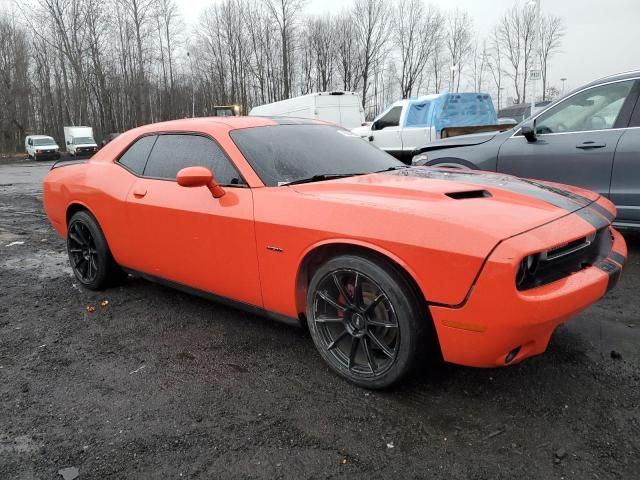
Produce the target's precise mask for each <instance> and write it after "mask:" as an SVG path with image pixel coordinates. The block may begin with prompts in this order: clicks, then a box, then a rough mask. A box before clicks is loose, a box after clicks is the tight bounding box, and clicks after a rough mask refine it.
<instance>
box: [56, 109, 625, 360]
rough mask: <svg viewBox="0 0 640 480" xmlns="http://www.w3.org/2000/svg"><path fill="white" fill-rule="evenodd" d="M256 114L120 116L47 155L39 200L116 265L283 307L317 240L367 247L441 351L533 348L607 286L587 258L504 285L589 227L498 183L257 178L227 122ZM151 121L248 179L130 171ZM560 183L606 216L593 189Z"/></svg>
mask: <svg viewBox="0 0 640 480" xmlns="http://www.w3.org/2000/svg"><path fill="white" fill-rule="evenodd" d="M267 125H275V122H273V121H271V120H269V119H264V118H259V117H244V118H243V117H236V118H229V119H206V118H202V119H188V120H179V121H173V122H166V123H161V124H155V125H147V126H144V127H140V128H137V129H134V130H131V131H129V132H126V133H124V134H122V135H120V136H119V137H117V138H116V139H115V140H113V141H112V142H110V143H109V144H107V145H106V146H105V147H104V148H103V149H102V150H100V151H99V152H98V153H96V154H95V155H94V157H93V158H92V159H91V160H90V161H89V162H87V163H86V164H77V165H69V166H66V167H64V168H56V169H53V170H52V171H51V172H50V173H49V174H48V176H47V177H46V179H45V182H44V206H45V210H46V213H47V215H48V216H49V218H50V220H51V222H52V225H53V226H54V228H55V229H56V230H57V231H58V233H59V234H60V235H62V236H63V237H66V221H67V215H68V212H69V209H70V208H76V206H83V207H84V208H87V209H88V210H90V211H91V212H92V213H93V215H94V216H95V217H96V219H97V220H98V222H99V223H100V226H101V228H102V230H103V232H104V234H105V237H106V238H107V241H108V244H109V246H110V249H111V251H112V253H113V256H114V258H115V260H116V261H117V262H118V263H119V264H121V265H122V266H124V267H127V268H129V269H132V270H136V271H139V272H144V273H146V274H148V275H153V276H155V277H159V278H163V279H166V280H170V281H172V282H176V283H178V284H183V285H188V286H190V287H193V288H196V289H199V290H203V291H207V292H212V293H215V294H216V295H219V296H223V297H228V298H230V299H233V300H236V301H239V302H242V303H245V304H248V305H253V306H256V307H259V308H262V309H265V310H267V311H271V312H275V313H277V314H279V315H283V316H286V317H291V318H297V317H298V315H299V314H300V313H302V312H304V305H303V304H301V302H303V301H304V296H303V295H302V296H301V295H298V294H297V293H298V280H299V278H298V277H299V275H300V271H301V265H302V264H303V262H304V260H305V258H306V257H307V255H309V254H310V253H311V252H313V251H314V250H315V249H316V248H318V247H322V246H326V245H329V244H349V245H356V246H359V247H362V248H367V249H370V250H372V251H375V252H378V253H379V254H381V255H384V256H386V257H388V258H390V259H392V260H393V261H394V262H396V263H397V264H398V265H400V266H401V267H402V268H404V269H405V270H406V272H407V273H408V274H409V275H410V276H411V277H412V278H413V280H414V281H415V283H416V285H417V286H418V287H419V289H420V290H421V291H422V293H423V295H424V297H425V299H426V300H427V301H428V302H429V303H430V307H429V309H430V313H431V316H432V318H433V320H434V324H435V327H436V331H437V334H438V339H439V341H440V344H441V348H442V351H443V355H444V357H445V359H447V360H449V361H452V362H455V363H460V364H465V365H473V366H482V367H486V366H498V365H504V364H505V361H504V359H505V356H506V355H507V353H508V352H509V351H511V350H512V349H513V348H515V347H517V346H521V347H522V348H521V350H520V352H519V353H518V355H517V357H516V358H515V359H514V360H513V362H514V363H515V362H517V361H520V360H522V359H523V358H526V357H527V356H531V355H533V354H536V353H540V352H542V351H543V350H544V349H545V348H546V345H547V342H548V340H549V337H550V335H551V333H552V332H553V329H554V328H555V327H556V326H557V325H558V324H559V323H561V322H563V321H565V320H566V319H567V318H569V317H570V316H571V315H573V314H575V313H576V312H578V311H580V310H581V309H583V308H586V307H587V306H589V305H590V304H592V303H593V302H595V301H596V300H597V299H598V298H600V297H601V296H602V295H603V294H604V292H605V290H606V288H607V283H608V277H607V274H605V273H604V272H603V271H601V270H599V269H597V268H595V267H588V268H585V269H583V270H581V271H580V272H577V273H575V274H573V275H570V276H569V277H566V278H564V279H562V280H559V281H556V282H553V283H551V284H548V285H545V286H543V287H538V288H534V289H532V290H530V291H525V292H519V291H517V290H516V288H515V282H514V275H515V271H516V269H517V266H518V264H519V262H520V261H521V260H522V258H524V257H525V256H526V255H528V254H531V253H536V252H539V251H542V250H545V249H548V248H551V247H553V246H556V245H559V244H562V243H563V242H567V241H569V240H572V239H575V238H579V237H581V236H585V235H588V234H590V233H593V232H594V231H595V230H594V228H593V226H592V225H590V224H589V223H587V222H586V221H585V220H583V219H582V218H580V217H579V216H578V215H573V214H571V213H570V212H568V211H566V210H562V209H561V208H558V207H556V206H553V205H551V204H549V203H545V202H543V201H541V200H538V199H534V198H530V197H526V196H523V195H520V194H518V193H514V192H512V191H507V190H503V189H500V188H493V187H486V186H485V187H479V188H485V189H486V190H488V191H490V193H491V197H490V198H477V199H468V200H464V201H456V200H452V199H450V198H448V197H447V196H446V195H445V193H450V192H457V191H465V190H469V188H470V187H469V184H468V183H466V184H465V183H457V182H454V181H449V180H443V179H440V180H438V179H426V178H416V177H409V176H395V175H387V174H372V175H365V176H358V177H350V178H345V179H341V180H333V181H325V182H319V183H313V184H303V185H292V186H285V187H265V185H264V184H263V183H262V182H261V181H260V179H259V177H258V176H257V175H256V174H255V172H254V171H253V170H252V168H251V166H250V165H249V164H248V162H247V161H246V160H245V158H244V157H243V156H242V154H241V153H240V151H239V150H238V149H237V147H236V146H235V144H234V143H233V141H232V140H231V138H230V136H229V132H230V131H232V130H234V129H238V128H248V127H254V126H267ZM152 132H156V133H159V132H197V133H200V134H205V135H209V136H211V137H213V138H214V139H215V140H216V141H217V142H218V143H219V144H220V145H221V146H222V148H223V149H224V150H225V151H226V152H227V154H228V155H229V157H230V158H231V159H232V161H233V162H234V163H235V165H236V167H237V168H238V170H239V171H240V173H241V175H242V176H243V178H244V179H245V180H246V182H247V184H248V186H249V188H240V187H237V188H235V187H225V195H224V196H222V197H220V198H217V199H216V198H213V197H212V194H211V192H210V191H209V190H208V189H207V188H206V187H204V186H203V187H182V186H180V185H178V184H177V183H176V182H173V181H167V180H156V179H149V178H138V177H136V176H134V175H133V174H131V173H130V172H129V171H127V170H125V169H124V168H122V167H121V166H120V165H119V164H118V163H117V158H118V156H119V155H120V153H121V152H123V151H124V150H126V148H128V146H129V145H130V144H131V143H133V141H135V140H136V139H137V138H138V137H139V136H141V135H143V134H147V133H152ZM214 173H215V172H214ZM561 187H562V188H564V189H565V190H569V191H571V192H573V193H576V194H578V195H582V196H583V197H587V198H588V199H589V200H590V201H597V204H598V205H599V206H600V208H601V209H602V210H605V211H607V212H609V213H610V214H611V215H613V216H615V208H614V207H613V205H612V204H611V202H609V201H608V200H606V199H604V198H601V197H599V196H598V195H597V194H595V193H592V192H587V191H584V190H581V189H577V188H571V187H566V186H561ZM595 214H596V215H597V213H595ZM612 232H613V235H614V236H615V244H614V247H613V251H615V252H617V253H618V254H620V255H622V256H623V257H624V258H626V246H625V245H624V240H623V239H622V237H621V236H620V235H619V234H617V232H615V231H614V230H613V229H612ZM301 299H302V300H301Z"/></svg>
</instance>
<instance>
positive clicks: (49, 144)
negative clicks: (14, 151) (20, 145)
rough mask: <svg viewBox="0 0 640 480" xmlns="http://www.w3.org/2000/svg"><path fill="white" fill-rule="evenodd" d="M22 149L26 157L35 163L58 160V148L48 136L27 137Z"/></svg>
mask: <svg viewBox="0 0 640 480" xmlns="http://www.w3.org/2000/svg"><path fill="white" fill-rule="evenodd" d="M24 149H25V150H26V151H27V156H28V157H29V158H33V159H34V160H36V161H38V160H46V159H50V158H53V159H55V160H57V159H59V158H60V147H59V146H58V144H57V143H56V141H55V140H54V139H53V138H51V137H50V136H48V135H28V136H27V137H26V138H25V139H24Z"/></svg>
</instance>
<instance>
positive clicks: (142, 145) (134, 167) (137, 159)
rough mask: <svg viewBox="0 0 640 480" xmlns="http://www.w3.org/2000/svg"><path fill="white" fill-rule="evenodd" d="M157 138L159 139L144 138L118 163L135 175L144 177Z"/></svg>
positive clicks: (132, 146) (130, 148)
mask: <svg viewBox="0 0 640 480" xmlns="http://www.w3.org/2000/svg"><path fill="white" fill-rule="evenodd" d="M156 138H157V137H156V136H155V135H149V136H147V137H142V138H141V139H140V140H138V141H137V142H136V143H134V144H133V145H131V146H130V147H129V149H128V150H127V151H126V152H124V154H123V155H122V156H121V157H120V159H119V160H118V162H120V163H121V164H122V165H124V166H125V167H127V168H128V169H129V170H131V171H132V172H134V173H135V174H137V175H142V172H143V171H144V166H145V164H146V163H147V158H149V152H151V148H152V147H153V144H154V142H155V141H156Z"/></svg>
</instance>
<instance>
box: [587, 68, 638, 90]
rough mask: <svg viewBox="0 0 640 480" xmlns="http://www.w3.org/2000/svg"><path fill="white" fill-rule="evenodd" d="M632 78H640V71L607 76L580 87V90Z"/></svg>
mask: <svg viewBox="0 0 640 480" xmlns="http://www.w3.org/2000/svg"><path fill="white" fill-rule="evenodd" d="M632 78H640V70H630V71H628V72H622V73H615V74H613V75H607V76H606V77H602V78H599V79H597V80H594V81H593V82H591V83H588V84H586V85H584V86H582V87H580V89H583V88H586V87H592V86H594V85H599V84H601V83H607V82H615V81H618V80H627V79H632Z"/></svg>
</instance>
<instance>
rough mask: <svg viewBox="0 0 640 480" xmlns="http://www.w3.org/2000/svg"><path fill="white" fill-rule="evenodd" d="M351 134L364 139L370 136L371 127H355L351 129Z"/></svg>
mask: <svg viewBox="0 0 640 480" xmlns="http://www.w3.org/2000/svg"><path fill="white" fill-rule="evenodd" d="M351 132H352V133H355V134H356V135H359V136H360V137H366V136H368V135H371V125H364V126H361V127H356V128H352V129H351Z"/></svg>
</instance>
